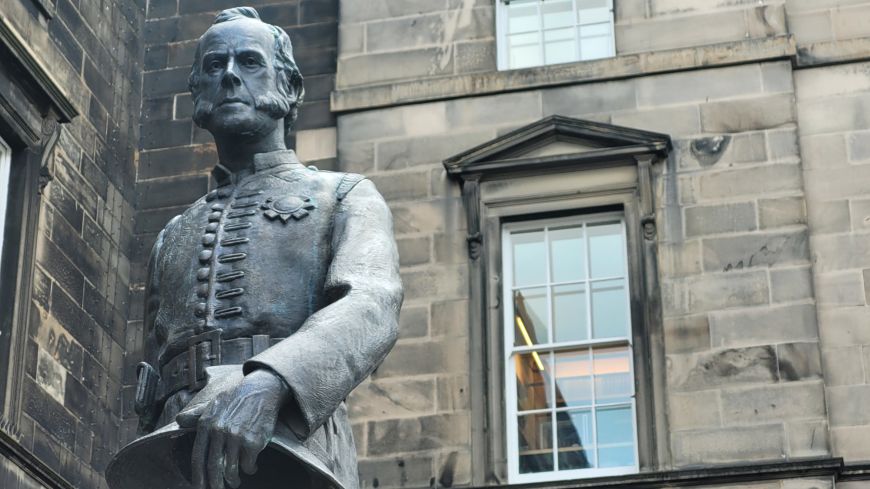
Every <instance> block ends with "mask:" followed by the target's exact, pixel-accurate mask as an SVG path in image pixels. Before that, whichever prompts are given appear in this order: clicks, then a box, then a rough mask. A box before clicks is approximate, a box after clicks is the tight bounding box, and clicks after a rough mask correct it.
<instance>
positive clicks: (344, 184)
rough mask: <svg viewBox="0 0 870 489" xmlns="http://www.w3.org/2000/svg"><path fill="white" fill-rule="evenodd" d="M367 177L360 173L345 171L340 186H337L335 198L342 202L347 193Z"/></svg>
mask: <svg viewBox="0 0 870 489" xmlns="http://www.w3.org/2000/svg"><path fill="white" fill-rule="evenodd" d="M365 179H366V177H365V176H363V175H360V174H358V173H345V174H344V176H342V177H341V180H340V181H339V182H338V187H336V188H335V198H336V199H337V200H338V201H339V202H341V201H342V200H343V199H344V198H345V197H347V194H348V193H350V191H351V190H353V188H354V187H356V184H358V183H360V182H362V181H363V180H365Z"/></svg>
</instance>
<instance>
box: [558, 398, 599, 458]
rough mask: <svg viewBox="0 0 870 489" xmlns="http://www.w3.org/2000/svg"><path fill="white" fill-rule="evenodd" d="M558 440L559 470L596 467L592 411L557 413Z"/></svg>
mask: <svg viewBox="0 0 870 489" xmlns="http://www.w3.org/2000/svg"><path fill="white" fill-rule="evenodd" d="M556 442H557V444H558V447H559V470H572V469H588V468H590V467H594V466H595V450H594V449H593V448H594V447H593V446H592V411H590V410H588V409H584V410H581V411H563V412H559V413H556Z"/></svg>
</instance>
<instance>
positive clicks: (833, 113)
mask: <svg viewBox="0 0 870 489" xmlns="http://www.w3.org/2000/svg"><path fill="white" fill-rule="evenodd" d="M810 71H812V70H810ZM837 81H839V80H838V79H829V80H827V83H836V82H837ZM801 93H802V92H801V88H800V81H799V82H798V95H799V98H798V100H799V102H798V107H799V108H798V110H799V112H800V131H801V135H802V136H803V135H804V134H807V135H811V134H826V133H834V132H846V131H855V130H861V129H870V120H865V119H864V117H863V114H866V113H867V111H868V109H870V93H861V94H858V95H844V96H840V97H830V98H814V99H809V100H803V99H801V98H800V94H801Z"/></svg>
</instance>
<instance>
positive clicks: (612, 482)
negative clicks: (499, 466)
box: [480, 457, 870, 489]
mask: <svg viewBox="0 0 870 489" xmlns="http://www.w3.org/2000/svg"><path fill="white" fill-rule="evenodd" d="M850 467H851V466H848V465H845V464H844V463H843V459H842V458H827V457H826V458H808V459H799V460H791V461H776V462H763V463H746V464H740V465H717V466H709V467H698V468H689V469H678V470H669V471H661V472H641V473H636V474H629V475H619V476H612V477H596V478H588V479H574V480H563V481H550V482H536V483H532V484H500V485H493V486H484V487H485V488H486V489H493V488H494V487H504V488H506V489H508V488H509V489H520V488H523V489H536V488H546V489H577V488H596V489H600V488H608V487H619V488H620V489H624V488H632V487H636V488H641V487H642V488H644V489H649V488H658V487H676V486H702V485H703V486H707V485H717V484H733V483H736V482H757V481H765V480H772V479H777V480H781V479H803V478H809V477H840V476H841V474H842V477H840V478H842V479H845V478H846V477H849V478H850V479H854V478H856V476H857V475H858V474H857V473H858V472H860V474H864V471H863V469H862V468H857V469H856V468H850ZM867 469H868V470H870V467H868V468H867ZM853 472H855V473H856V474H855V475H853V474H852V473H853ZM867 475H870V474H867ZM480 489H483V488H480Z"/></svg>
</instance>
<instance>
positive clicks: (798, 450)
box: [785, 420, 839, 485]
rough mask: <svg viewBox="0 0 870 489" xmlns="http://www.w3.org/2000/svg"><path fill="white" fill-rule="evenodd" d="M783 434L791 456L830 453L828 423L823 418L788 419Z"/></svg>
mask: <svg viewBox="0 0 870 489" xmlns="http://www.w3.org/2000/svg"><path fill="white" fill-rule="evenodd" d="M785 434H786V437H787V438H788V452H789V455H790V456H792V457H818V456H824V455H830V453H831V443H830V440H829V437H828V423H826V422H825V421H824V420H807V421H790V422H788V423H785ZM838 485H839V484H838Z"/></svg>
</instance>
